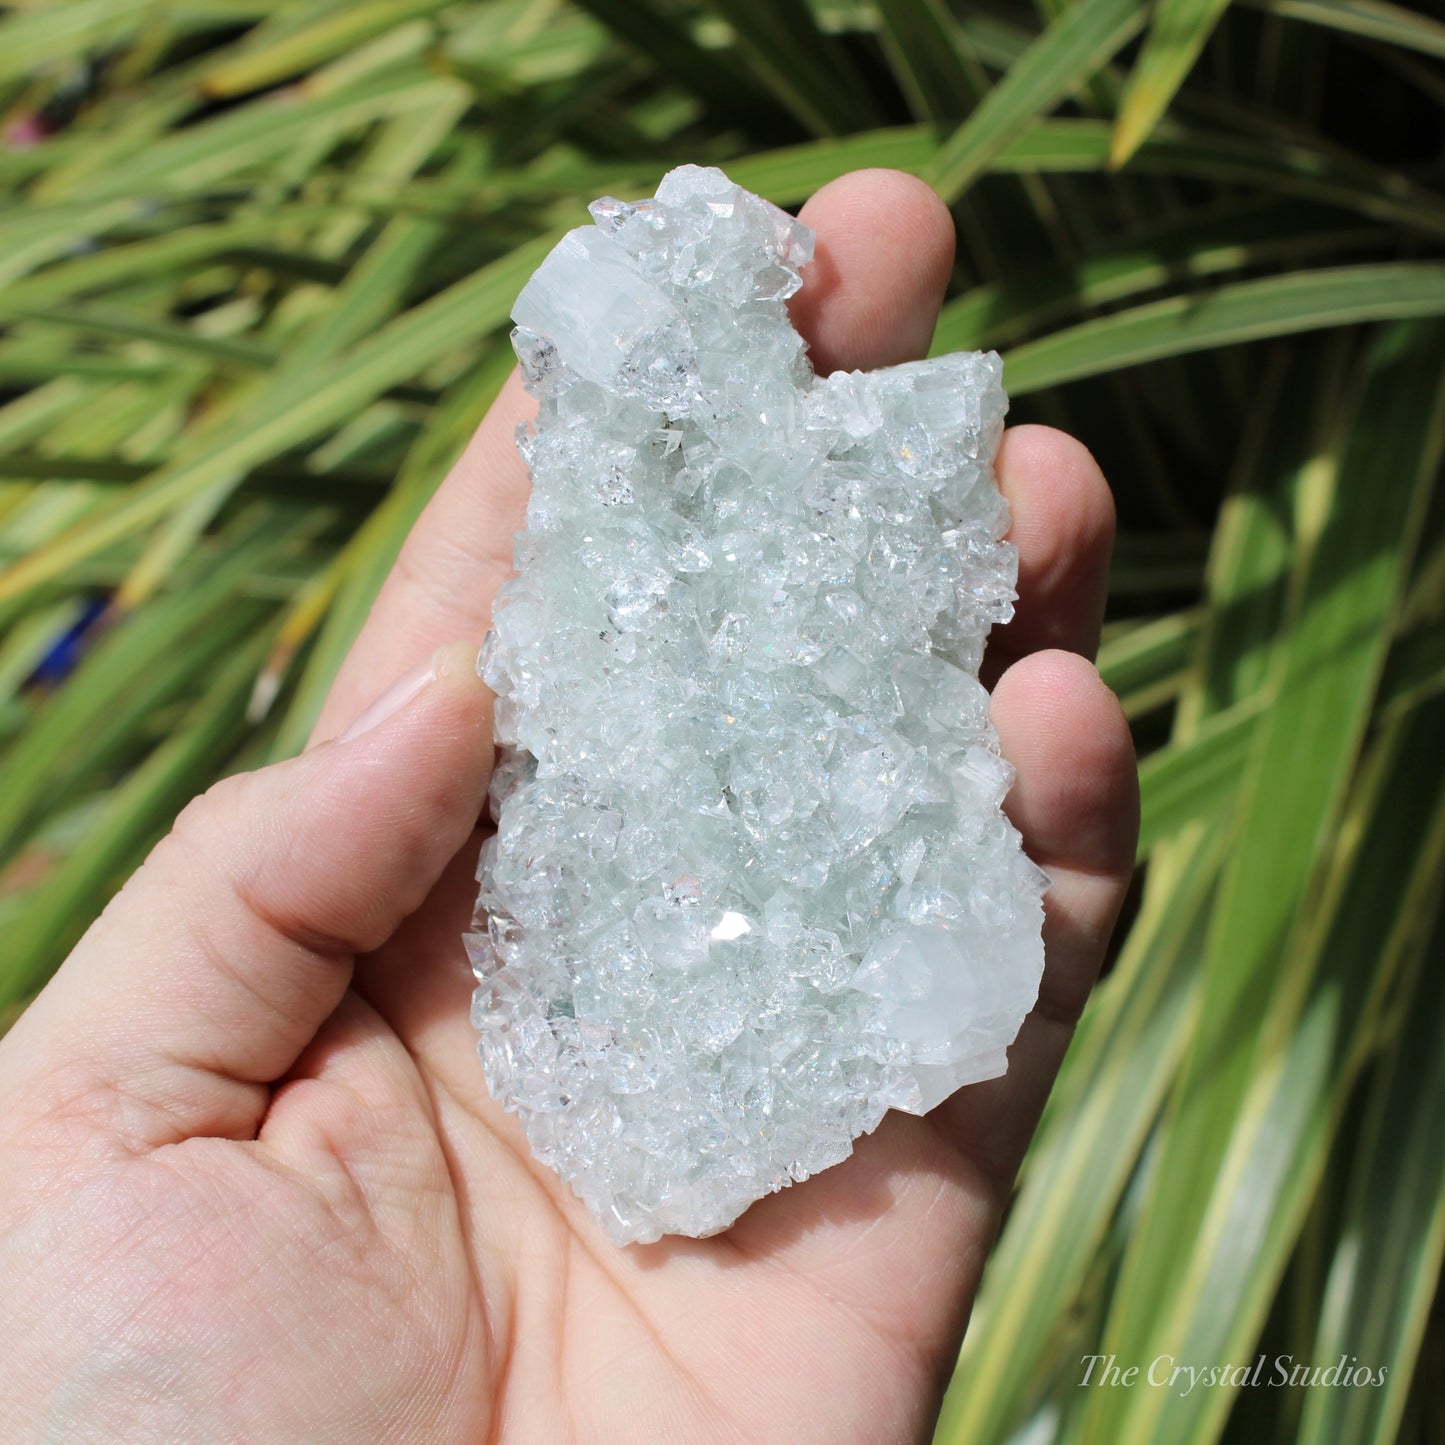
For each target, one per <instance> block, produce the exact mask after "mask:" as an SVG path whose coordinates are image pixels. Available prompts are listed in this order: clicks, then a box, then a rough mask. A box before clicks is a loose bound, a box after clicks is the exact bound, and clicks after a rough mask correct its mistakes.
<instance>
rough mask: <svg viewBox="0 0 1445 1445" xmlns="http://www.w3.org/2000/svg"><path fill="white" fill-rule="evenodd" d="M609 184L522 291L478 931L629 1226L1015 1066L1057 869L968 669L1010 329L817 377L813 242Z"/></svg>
mask: <svg viewBox="0 0 1445 1445" xmlns="http://www.w3.org/2000/svg"><path fill="white" fill-rule="evenodd" d="M592 215H593V218H594V221H595V222H596V224H595V225H593V226H587V227H583V228H582V229H580V230H577V231H574V232H573V233H572V234H571V235H569V236H568V237H567V238H566V239H565V240H564V241H563V242H562V243H561V244H560V245H559V246H558V247H557V248H556V250H555V251H553V253H552V254H551V255H550V256H549V257H548V258H547V260H546V261H545V262H544V263H543V264H542V266H541V268H540V269H539V270H538V271H537V273H536V275H535V276H534V277H533V278H532V280H531V281H530V282H529V283H528V284H527V286H526V288H525V289H524V290H523V291H522V294H521V295H520V297H519V298H518V300H517V304H516V309H515V311H514V313H513V315H514V319H515V320H516V323H517V330H516V332H515V334H514V342H515V345H516V349H517V354H518V356H519V357H520V359H521V363H522V367H523V370H524V372H525V375H526V379H527V383H528V386H529V388H530V390H531V391H532V392H533V394H534V395H535V396H536V397H538V398H539V401H540V414H539V417H538V419H537V422H536V425H535V427H534V428H528V429H526V430H524V432H523V433H522V434H521V435H520V436H519V443H518V444H519V446H520V448H521V451H522V454H523V456H524V458H525V459H526V461H527V464H528V466H529V468H530V469H531V473H532V488H533V489H532V497H531V503H530V506H529V508H528V512H527V524H526V530H525V531H524V532H523V533H522V534H521V535H520V536H519V537H518V540H517V555H516V564H517V571H518V575H517V576H516V577H514V578H513V579H512V580H510V581H509V582H507V583H506V584H505V585H504V587H503V588H502V593H501V595H500V597H499V599H498V604H497V607H496V611H495V614H494V621H493V631H492V633H491V634H490V635H489V637H488V639H487V644H486V646H485V648H484V652H483V662H482V669H483V674H484V676H485V677H486V679H487V681H488V682H489V683H490V685H491V686H492V687H493V688H494V689H495V691H496V693H497V707H496V733H497V741H498V744H499V746H500V748H501V757H500V762H499V765H498V767H497V770H496V774H495V777H494V781H493V785H492V808H493V813H494V816H495V817H496V819H497V831H496V835H495V837H494V838H492V839H490V840H489V841H488V842H487V844H486V845H485V847H484V849H483V854H482V861H481V867H480V871H479V878H480V880H481V884H482V889H481V895H480V898H479V901H478V910H477V925H476V929H475V931H474V932H473V933H472V934H471V935H469V937H468V947H469V951H470V954H471V957H472V961H473V964H474V966H475V968H476V971H477V976H478V979H479V987H478V990H477V994H476V998H475V1003H474V1009H473V1018H474V1022H475V1023H476V1025H477V1028H478V1029H479V1030H480V1035H481V1042H480V1048H481V1055H482V1061H483V1066H484V1069H485V1072H486V1078H487V1083H488V1085H489V1087H490V1089H491V1091H492V1093H493V1095H494V1096H495V1097H496V1098H497V1099H499V1100H500V1101H501V1102H502V1103H503V1104H505V1105H506V1107H507V1108H508V1109H511V1110H514V1111H515V1112H516V1113H517V1114H518V1115H519V1117H520V1119H521V1121H522V1124H523V1126H524V1127H525V1129H526V1132H527V1136H528V1138H529V1140H530V1142H531V1145H532V1149H533V1151H534V1152H535V1154H536V1156H537V1158H538V1159H540V1160H541V1161H542V1162H543V1163H545V1164H547V1165H549V1166H551V1167H552V1168H554V1169H556V1170H557V1171H558V1172H559V1173H560V1175H561V1176H562V1177H563V1178H564V1179H566V1180H567V1181H569V1182H570V1183H571V1185H572V1186H573V1188H574V1189H575V1190H576V1192H577V1193H578V1194H579V1195H580V1196H581V1198H582V1199H583V1200H584V1201H585V1202H586V1204H587V1205H588V1207H589V1208H590V1209H591V1211H592V1212H593V1213H594V1215H595V1216H596V1217H597V1218H598V1219H599V1220H601V1221H602V1222H603V1223H604V1224H605V1225H606V1226H607V1228H608V1229H609V1230H610V1232H611V1234H612V1236H613V1238H614V1239H616V1240H617V1241H618V1242H619V1243H626V1242H629V1241H635V1240H652V1239H656V1238H657V1237H659V1236H660V1235H662V1234H688V1235H706V1234H710V1233H714V1232H716V1231H717V1230H719V1229H722V1228H725V1227H726V1226H727V1225H728V1224H730V1223H731V1222H732V1221H733V1220H734V1219H735V1218H736V1217H737V1216H738V1215H739V1214H740V1213H741V1212H742V1211H743V1210H744V1209H746V1208H747V1206H748V1205H749V1204H751V1203H752V1202H753V1201H754V1200H756V1199H758V1198H759V1197H760V1196H762V1195H764V1194H767V1193H769V1192H770V1191H772V1190H776V1189H779V1188H782V1187H783V1186H784V1185H787V1184H789V1183H791V1182H793V1181H796V1180H802V1179H806V1178H807V1177H808V1176H809V1175H810V1174H815V1173H817V1172H818V1171H819V1170H821V1169H826V1168H827V1167H829V1166H830V1165H832V1164H836V1163H838V1162H839V1161H840V1160H842V1159H844V1158H845V1157H846V1156H847V1155H848V1154H849V1153H850V1152H851V1150H852V1147H853V1140H854V1139H855V1138H856V1137H857V1136H858V1135H860V1134H863V1133H866V1132H868V1131H870V1130H872V1129H873V1128H875V1127H876V1126H877V1124H878V1123H879V1121H880V1120H881V1119H882V1117H883V1115H884V1113H885V1112H886V1111H887V1110H888V1109H890V1108H895V1109H903V1110H907V1111H910V1112H913V1113H922V1112H924V1111H926V1110H928V1109H931V1108H932V1107H934V1106H935V1105H936V1104H938V1103H939V1102H940V1101H941V1100H943V1099H944V1098H946V1097H947V1096H948V1095H949V1094H951V1093H952V1092H953V1091H954V1090H955V1089H957V1088H958V1087H960V1086H961V1085H963V1084H966V1083H970V1082H973V1081H976V1080H979V1079H984V1078H989V1077H992V1076H994V1075H997V1074H999V1073H1002V1072H1003V1070H1004V1068H1005V1065H1006V1049H1007V1047H1008V1045H1009V1043H1010V1042H1011V1041H1012V1040H1013V1037H1014V1035H1015V1034H1016V1032H1017V1031H1018V1027H1019V1024H1020V1023H1021V1021H1022V1019H1023V1018H1024V1016H1025V1014H1026V1013H1027V1012H1028V1010H1029V1009H1030V1008H1031V1007H1032V1005H1033V1002H1034V999H1035V996H1036V994H1037V989H1038V982H1039V976H1040V972H1041V969H1042V964H1043V949H1042V944H1041V941H1040V926H1041V920H1042V909H1041V906H1040V896H1041V892H1042V889H1043V886H1044V884H1045V881H1046V880H1045V879H1044V876H1043V874H1042V873H1040V871H1039V870H1038V869H1037V868H1035V867H1034V866H1033V865H1032V864H1031V863H1030V862H1029V860H1028V859H1027V858H1026V857H1025V856H1024V854H1023V853H1022V851H1021V849H1020V846H1019V838H1018V834H1017V833H1016V832H1015V830H1014V829H1013V827H1012V826H1011V825H1010V824H1009V822H1008V820H1007V819H1006V818H1005V817H1004V815H1003V813H1002V811H1001V809H1000V804H1001V802H1002V800H1003V797H1004V795H1005V793H1006V791H1007V789H1008V787H1009V784H1010V781H1011V779H1012V770H1011V769H1010V767H1009V765H1008V764H1007V763H1006V762H1005V761H1004V760H1003V759H1002V758H1001V757H1000V756H999V753H998V749H997V740H996V738H995V735H994V732H993V730H992V727H991V726H990V723H989V720H988V698H987V695H986V694H985V692H984V689H983V687H982V686H981V685H980V683H979V681H978V676H977V674H978V667H979V661H980V657H981V655H982V650H983V644H984V639H985V637H986V635H987V633H988V631H989V628H990V627H991V626H992V625H993V624H994V623H997V622H1002V621H1005V620H1007V618H1008V617H1009V615H1010V612H1011V607H1012V601H1013V596H1014V592H1013V584H1014V577H1015V555H1014V551H1013V548H1012V547H1011V546H1009V545H1008V544H1006V543H1004V542H1002V541H1000V538H1001V537H1002V536H1003V533H1004V531H1005V529H1006V527H1007V525H1008V512H1007V507H1006V505H1005V503H1004V501H1003V500H1002V498H1001V497H1000V495H999V493H998V490H997V488H996V486H995V485H994V481H993V476H992V470H991V464H992V459H993V454H994V451H995V449H996V447H997V444H998V439H999V435H1000V432H1001V429H1002V426H1003V415H1004V411H1005V408H1006V405H1007V402H1006V399H1005V397H1004V394H1003V389H1002V385H1001V370H1002V368H1001V364H1000V362H999V359H998V357H997V356H994V355H991V354H990V355H980V354H971V355H954V356H944V357H939V358H937V359H935V360H932V361H926V362H917V363H912V364H909V365H905V366H897V367H893V368H890V369H888V370H884V371H877V372H871V373H868V374H861V373H844V372H839V373H836V374H834V375H832V376H829V377H826V378H815V376H814V374H813V370H812V367H811V365H810V363H809V360H808V357H807V354H806V350H805V347H804V344H803V342H802V340H801V339H800V337H799V336H798V334H797V333H796V332H795V331H794V330H793V328H792V326H791V324H790V322H789V320H788V314H787V308H786V305H785V302H786V299H787V297H789V296H790V295H792V294H793V293H794V292H795V291H796V290H797V289H798V287H799V286H800V284H801V280H800V270H801V268H802V267H803V266H804V265H805V264H806V263H807V262H808V260H809V259H810V257H811V254H812V245H813V237H812V234H811V233H810V232H809V231H808V230H807V229H806V228H805V227H803V226H801V225H800V224H799V223H798V222H797V221H795V220H794V219H793V218H792V217H790V216H788V215H787V214H785V213H784V212H782V211H779V210H777V209H775V208H774V207H772V206H771V205H769V204H768V203H767V202H765V201H762V200H760V199H759V198H758V197H756V196H753V195H750V194H749V193H747V192H745V191H743V190H741V189H739V188H738V187H737V186H735V185H733V184H732V183H731V182H730V181H729V180H728V179H727V177H726V176H724V175H723V173H722V172H721V171H718V170H713V169H702V168H699V167H695V166H685V167H683V168H681V169H679V170H675V171H673V172H672V173H671V174H670V175H668V176H667V177H666V178H665V180H664V181H663V183H662V185H661V187H660V188H659V190H658V193H657V196H656V198H655V199H654V200H651V201H643V202H639V203H635V204H629V203H624V202H620V201H615V200H611V199H607V200H602V201H598V202H596V203H595V204H594V205H593V207H592ZM898 264H899V265H900V266H906V265H908V264H910V259H909V257H908V256H906V255H900V256H899V257H898Z"/></svg>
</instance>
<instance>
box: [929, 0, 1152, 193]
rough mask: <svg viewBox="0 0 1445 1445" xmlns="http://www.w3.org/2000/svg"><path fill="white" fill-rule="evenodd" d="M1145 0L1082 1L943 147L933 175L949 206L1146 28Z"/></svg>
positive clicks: (932, 164)
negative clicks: (1012, 144) (1033, 127)
mask: <svg viewBox="0 0 1445 1445" xmlns="http://www.w3.org/2000/svg"><path fill="white" fill-rule="evenodd" d="M1143 20H1144V9H1143V6H1142V5H1141V4H1140V3H1139V0H1077V3H1076V4H1073V5H1071V6H1069V8H1068V9H1067V10H1065V11H1064V12H1063V13H1062V14H1061V15H1060V16H1059V18H1058V19H1057V20H1055V21H1054V22H1053V24H1051V25H1050V26H1049V28H1048V29H1047V30H1046V31H1044V33H1043V34H1042V35H1041V36H1040V37H1039V38H1038V40H1037V41H1035V42H1034V44H1033V45H1032V46H1030V47H1029V49H1028V50H1026V51H1025V52H1024V53H1023V55H1021V56H1020V57H1019V58H1018V60H1017V61H1016V62H1015V63H1014V65H1013V66H1012V67H1011V68H1010V69H1009V72H1008V74H1007V75H1006V76H1005V77H1004V78H1003V80H1002V81H1000V82H999V84H998V85H996V86H995V87H994V88H993V89H992V90H991V91H989V93H988V95H987V96H985V97H984V99H983V100H982V101H981V102H980V103H979V105H978V107H977V108H976V109H975V110H974V112H973V114H972V115H970V116H969V118H968V119H967V120H966V121H964V123H963V124H962V125H961V126H959V128H958V129H957V130H956V131H955V132H954V133H953V135H951V136H950V137H949V138H948V140H947V141H945V142H944V144H943V145H942V146H941V147H940V149H939V152H938V154H937V155H936V156H935V157H934V158H933V160H932V161H931V162H930V163H929V167H928V172H927V176H928V179H929V180H930V181H931V182H932V184H933V186H934V188H935V189H936V190H937V191H938V194H939V195H940V196H942V197H943V199H944V200H945V201H947V202H949V204H950V205H951V204H952V203H953V202H955V201H956V200H958V198H959V197H960V196H961V195H963V193H964V192H965V191H966V190H967V189H968V187H969V185H970V184H971V183H972V182H973V181H974V180H975V179H976V178H977V177H978V176H980V175H982V174H983V173H984V172H985V171H986V170H987V169H988V168H989V166H990V164H991V163H992V162H993V160H994V158H995V157H996V156H998V155H999V154H1000V153H1001V152H1002V151H1003V150H1004V149H1005V148H1006V147H1007V146H1008V144H1009V143H1010V142H1011V141H1013V140H1015V139H1016V138H1017V137H1018V136H1020V135H1021V134H1022V133H1023V132H1024V131H1026V130H1027V129H1028V128H1029V126H1031V125H1032V124H1034V123H1035V122H1036V121H1038V120H1040V119H1041V118H1042V117H1044V116H1046V115H1047V114H1048V113H1049V112H1050V111H1051V110H1052V109H1053V108H1054V106H1055V105H1057V104H1058V102H1059V101H1060V100H1062V99H1063V97H1064V96H1066V95H1067V94H1068V93H1069V92H1070V91H1071V90H1072V89H1073V88H1074V87H1075V86H1077V85H1079V84H1080V83H1082V82H1083V81H1085V80H1087V79H1088V78H1089V77H1090V76H1091V75H1093V74H1094V72H1095V71H1097V70H1098V68H1099V67H1100V66H1101V65H1103V64H1104V62H1105V61H1106V60H1108V59H1109V57H1110V56H1111V55H1113V54H1114V53H1115V52H1116V51H1117V50H1118V49H1119V48H1120V47H1121V46H1123V45H1124V43H1125V42H1126V41H1127V40H1129V39H1130V38H1131V37H1132V36H1133V35H1134V34H1135V33H1136V32H1137V31H1138V29H1139V27H1140V25H1141V24H1143Z"/></svg>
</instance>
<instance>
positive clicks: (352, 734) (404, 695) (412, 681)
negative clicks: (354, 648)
mask: <svg viewBox="0 0 1445 1445" xmlns="http://www.w3.org/2000/svg"><path fill="white" fill-rule="evenodd" d="M436 676H437V660H436V657H435V656H433V657H429V658H427V660H426V661H425V662H424V663H422V665H421V666H420V667H414V668H413V669H412V670H411V671H410V672H408V673H406V674H405V675H404V676H403V677H399V678H397V680H396V681H395V682H394V683H392V685H391V686H390V687H389V688H387V690H386V691H385V692H384V693H382V695H381V696H380V697H379V698H377V699H376V701H375V702H374V703H372V704H371V705H370V706H369V707H367V708H366V709H365V710H364V711H363V712H362V714H361V716H360V717H358V718H357V719H356V721H355V722H354V723H352V724H351V726H350V727H349V728H347V729H346V731H345V732H344V733H342V734H341V736H340V737H339V738H337V742H340V743H349V742H350V741H351V740H352V739H353V738H359V737H360V736H361V735H362V733H369V732H370V731H371V730H372V728H374V727H377V726H379V725H380V724H381V723H384V722H385V721H386V720H387V718H389V717H394V716H395V715H396V714H397V713H399V712H400V711H401V710H402V708H404V707H405V706H406V705H407V703H409V702H410V701H411V700H412V698H414V697H415V696H416V695H417V693H419V692H420V691H421V690H422V688H424V687H425V686H426V685H427V684H428V683H429V682H435V681H436Z"/></svg>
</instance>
